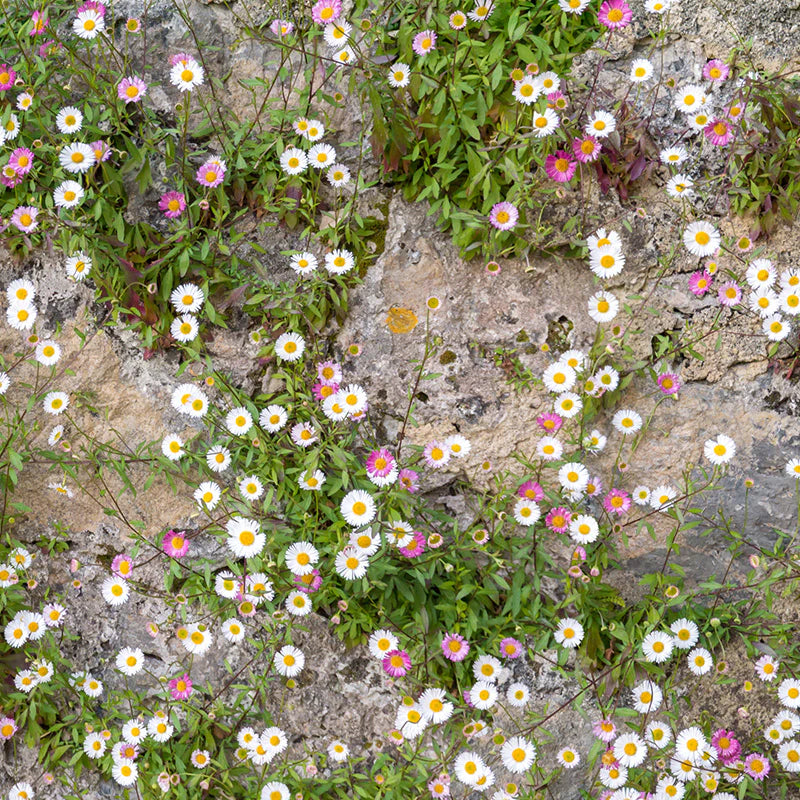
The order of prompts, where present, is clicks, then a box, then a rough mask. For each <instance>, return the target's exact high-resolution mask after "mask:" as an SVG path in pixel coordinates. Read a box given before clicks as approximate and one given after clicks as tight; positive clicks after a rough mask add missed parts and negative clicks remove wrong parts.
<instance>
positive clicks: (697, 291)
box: [689, 270, 714, 297]
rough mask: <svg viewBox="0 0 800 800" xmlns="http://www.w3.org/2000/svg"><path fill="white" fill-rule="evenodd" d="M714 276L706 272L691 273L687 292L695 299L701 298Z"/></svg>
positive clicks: (709, 286)
mask: <svg viewBox="0 0 800 800" xmlns="http://www.w3.org/2000/svg"><path fill="white" fill-rule="evenodd" d="M713 280H714V276H713V275H712V274H711V273H710V272H708V271H706V270H698V271H697V272H693V273H692V274H691V276H690V277H689V291H691V293H692V294H694V295H697V297H702V296H703V295H704V294H705V293H706V292H707V291H708V290H709V289H710V288H711V282H712V281H713Z"/></svg>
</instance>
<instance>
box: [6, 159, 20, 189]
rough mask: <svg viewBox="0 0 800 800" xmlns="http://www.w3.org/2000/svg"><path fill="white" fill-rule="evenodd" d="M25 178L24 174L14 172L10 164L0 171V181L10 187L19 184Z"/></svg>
mask: <svg viewBox="0 0 800 800" xmlns="http://www.w3.org/2000/svg"><path fill="white" fill-rule="evenodd" d="M24 179H25V178H24V176H22V175H20V174H19V173H17V172H14V170H13V168H12V167H10V166H9V165H8V164H6V166H5V167H3V169H2V171H0V183H2V184H3V186H7V187H8V188H9V189H13V188H14V187H15V186H19V184H20V183H22V181H23V180H24Z"/></svg>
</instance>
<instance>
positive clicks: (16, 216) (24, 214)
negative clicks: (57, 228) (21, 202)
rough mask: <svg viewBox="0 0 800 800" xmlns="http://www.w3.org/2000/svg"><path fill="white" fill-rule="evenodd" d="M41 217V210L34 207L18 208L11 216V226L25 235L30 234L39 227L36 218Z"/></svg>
mask: <svg viewBox="0 0 800 800" xmlns="http://www.w3.org/2000/svg"><path fill="white" fill-rule="evenodd" d="M38 216H39V209H38V208H34V207H33V206H18V207H17V208H15V209H14V212H13V213H12V214H11V224H12V225H13V226H14V227H15V228H16V229H17V230H19V231H22V232H23V233H30V232H31V231H35V230H36V228H38V227H39V223H38V221H37V219H36V217H38Z"/></svg>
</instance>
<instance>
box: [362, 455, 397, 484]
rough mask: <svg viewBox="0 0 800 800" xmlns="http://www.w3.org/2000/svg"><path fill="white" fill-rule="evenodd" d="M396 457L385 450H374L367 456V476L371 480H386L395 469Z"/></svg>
mask: <svg viewBox="0 0 800 800" xmlns="http://www.w3.org/2000/svg"><path fill="white" fill-rule="evenodd" d="M396 464H397V462H396V461H395V459H394V456H393V455H392V454H391V453H390V452H389V451H388V450H387V449H386V448H385V447H382V448H381V449H380V450H373V451H372V452H371V453H370V454H369V456H367V474H368V475H369V476H370V477H371V478H385V477H386V476H387V475H389V474H390V473H391V471H392V470H393V469H394V468H395V466H396Z"/></svg>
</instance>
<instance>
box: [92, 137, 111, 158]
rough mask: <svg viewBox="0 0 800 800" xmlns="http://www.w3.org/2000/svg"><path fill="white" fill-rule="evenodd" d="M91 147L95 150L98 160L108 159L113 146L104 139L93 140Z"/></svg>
mask: <svg viewBox="0 0 800 800" xmlns="http://www.w3.org/2000/svg"><path fill="white" fill-rule="evenodd" d="M89 147H91V148H92V150H93V151H94V157H95V159H96V160H97V161H108V159H109V158H111V148H110V147H109V145H108V143H107V142H104V141H103V140H102V139H100V140H98V141H96V142H91V143H90V144H89Z"/></svg>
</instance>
